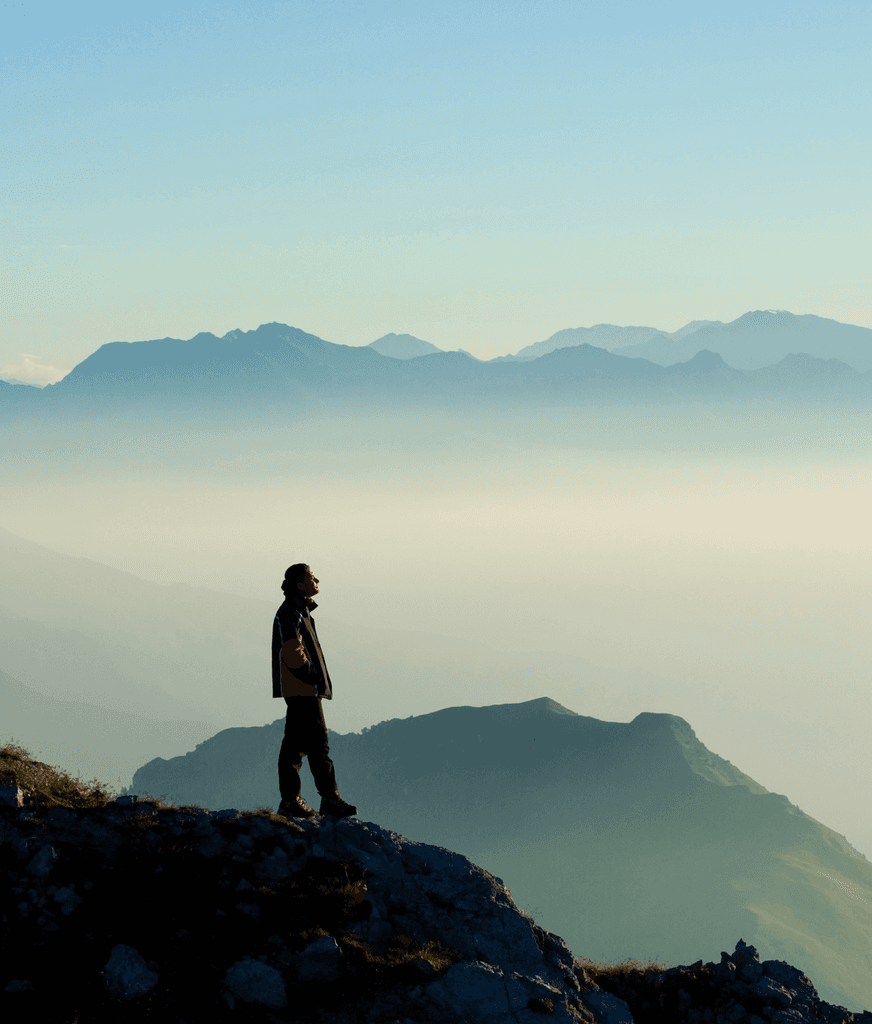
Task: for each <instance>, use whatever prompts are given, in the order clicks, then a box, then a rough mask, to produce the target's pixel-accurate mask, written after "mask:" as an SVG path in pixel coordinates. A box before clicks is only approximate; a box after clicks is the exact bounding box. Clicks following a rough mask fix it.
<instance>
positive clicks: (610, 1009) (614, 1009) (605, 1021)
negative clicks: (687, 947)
mask: <svg viewBox="0 0 872 1024" xmlns="http://www.w3.org/2000/svg"><path fill="white" fill-rule="evenodd" d="M685 994H686V993H685ZM581 1001H582V1003H583V1004H584V1005H585V1006H586V1007H587V1008H588V1010H590V1012H591V1013H592V1014H593V1016H594V1019H595V1020H596V1022H597V1024H633V1015H632V1013H630V1007H629V1006H627V1004H626V1003H625V1002H624V1000H623V999H618V997H617V996H613V995H612V994H611V993H609V992H604V991H603V990H602V989H599V991H586V992H583V993H582V995H581Z"/></svg>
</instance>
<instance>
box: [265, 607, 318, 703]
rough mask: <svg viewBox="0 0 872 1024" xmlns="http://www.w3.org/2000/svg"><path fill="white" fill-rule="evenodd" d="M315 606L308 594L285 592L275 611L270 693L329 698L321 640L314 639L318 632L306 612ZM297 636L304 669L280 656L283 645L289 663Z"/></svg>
mask: <svg viewBox="0 0 872 1024" xmlns="http://www.w3.org/2000/svg"><path fill="white" fill-rule="evenodd" d="M317 607H318V605H317V604H316V603H315V602H314V601H313V600H312V598H311V597H304V596H303V595H302V594H298V595H295V596H294V597H291V596H290V595H288V596H287V597H286V598H285V600H284V602H283V603H282V604H281V605H280V607H279V610H278V611H277V612H276V617H275V619H274V620H273V632H272V684H273V697H282V696H291V697H316V696H317V697H326V698H327V700H333V686H332V684H331V682H330V675H329V673H328V672H327V664H326V662H325V661H324V654H323V652H322V650H321V644H320V643H319V642H318V634H317V633H316V632H315V620H314V619H313V618H312V616H311V615H310V614H309V612H310V611H311V610H312V609H313V608H317ZM300 640H302V641H303V649H304V651H305V652H306V657H307V659H308V662H309V668H308V670H307V668H306V667H304V668H302V669H298V670H296V671H295V670H294V669H293V668H292V667H291V666H289V665H288V664H287V663H286V662H285V661H284V660H283V658H282V650H283V648H284V650H285V653H287V654H288V656H289V660H291V662H292V663H293V661H294V658H293V657H292V656H291V652H293V651H294V650H298V649H299V644H300ZM283 683H284V693H282V684H283Z"/></svg>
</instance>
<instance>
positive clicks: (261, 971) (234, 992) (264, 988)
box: [224, 958, 288, 1009]
mask: <svg viewBox="0 0 872 1024" xmlns="http://www.w3.org/2000/svg"><path fill="white" fill-rule="evenodd" d="M224 985H225V987H226V988H227V991H228V992H229V993H230V994H231V996H233V997H234V998H236V999H241V1000H242V1001H243V1002H246V1003H253V1004H256V1005H260V1006H269V1007H272V1008H273V1009H280V1008H281V1007H283V1006H287V1005H288V997H287V993H286V992H285V983H284V981H282V976H281V974H279V972H278V971H277V970H276V969H275V968H274V967H270V966H269V964H264V963H261V962H260V960H251V959H248V958H246V959H244V960H237V962H236V963H235V964H234V965H233V966H232V967H231V968H230V969H229V970H228V972H227V974H226V975H225V976H224ZM229 1002H230V1005H231V1006H232V1005H233V1003H232V1000H229Z"/></svg>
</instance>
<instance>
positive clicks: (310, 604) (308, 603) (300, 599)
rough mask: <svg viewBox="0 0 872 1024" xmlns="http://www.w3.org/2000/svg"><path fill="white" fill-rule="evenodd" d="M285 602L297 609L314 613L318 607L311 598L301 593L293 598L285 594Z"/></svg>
mask: <svg viewBox="0 0 872 1024" xmlns="http://www.w3.org/2000/svg"><path fill="white" fill-rule="evenodd" d="M285 600H286V601H288V602H289V603H290V604H292V605H293V606H294V607H295V608H308V609H309V611H313V610H314V609H315V608H317V607H318V602H317V601H314V600H312V598H311V597H305V596H304V595H303V594H301V593H300V592H299V591H297V593H296V594H294V595H293V596H292V595H291V594H287V593H286V594H285Z"/></svg>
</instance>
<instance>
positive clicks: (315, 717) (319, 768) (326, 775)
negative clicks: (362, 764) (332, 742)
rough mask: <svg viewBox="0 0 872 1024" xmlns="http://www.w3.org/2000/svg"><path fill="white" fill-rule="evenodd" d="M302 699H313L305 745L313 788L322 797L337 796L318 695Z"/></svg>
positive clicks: (322, 712) (302, 698) (325, 728)
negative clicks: (313, 705) (313, 781)
mask: <svg viewBox="0 0 872 1024" xmlns="http://www.w3.org/2000/svg"><path fill="white" fill-rule="evenodd" d="M300 699H301V700H304V701H307V702H308V701H310V700H311V701H314V702H315V707H314V708H312V709H311V712H312V714H311V717H309V735H308V737H307V739H308V743H307V745H306V748H305V749H306V754H307V755H308V758H309V768H310V770H311V772H312V778H313V779H314V780H315V788H316V789H317V790H318V793H319V795H320V796H321V797H322V799H323V798H325V797H326V798H327V799H330V798H331V797H338V796H339V790H338V789H337V788H336V772H335V771H334V769H333V762H332V761H331V760H330V746H329V741H328V738H327V723H326V722H325V721H324V711H323V710H322V708H321V698H320V697H301V698H300Z"/></svg>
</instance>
